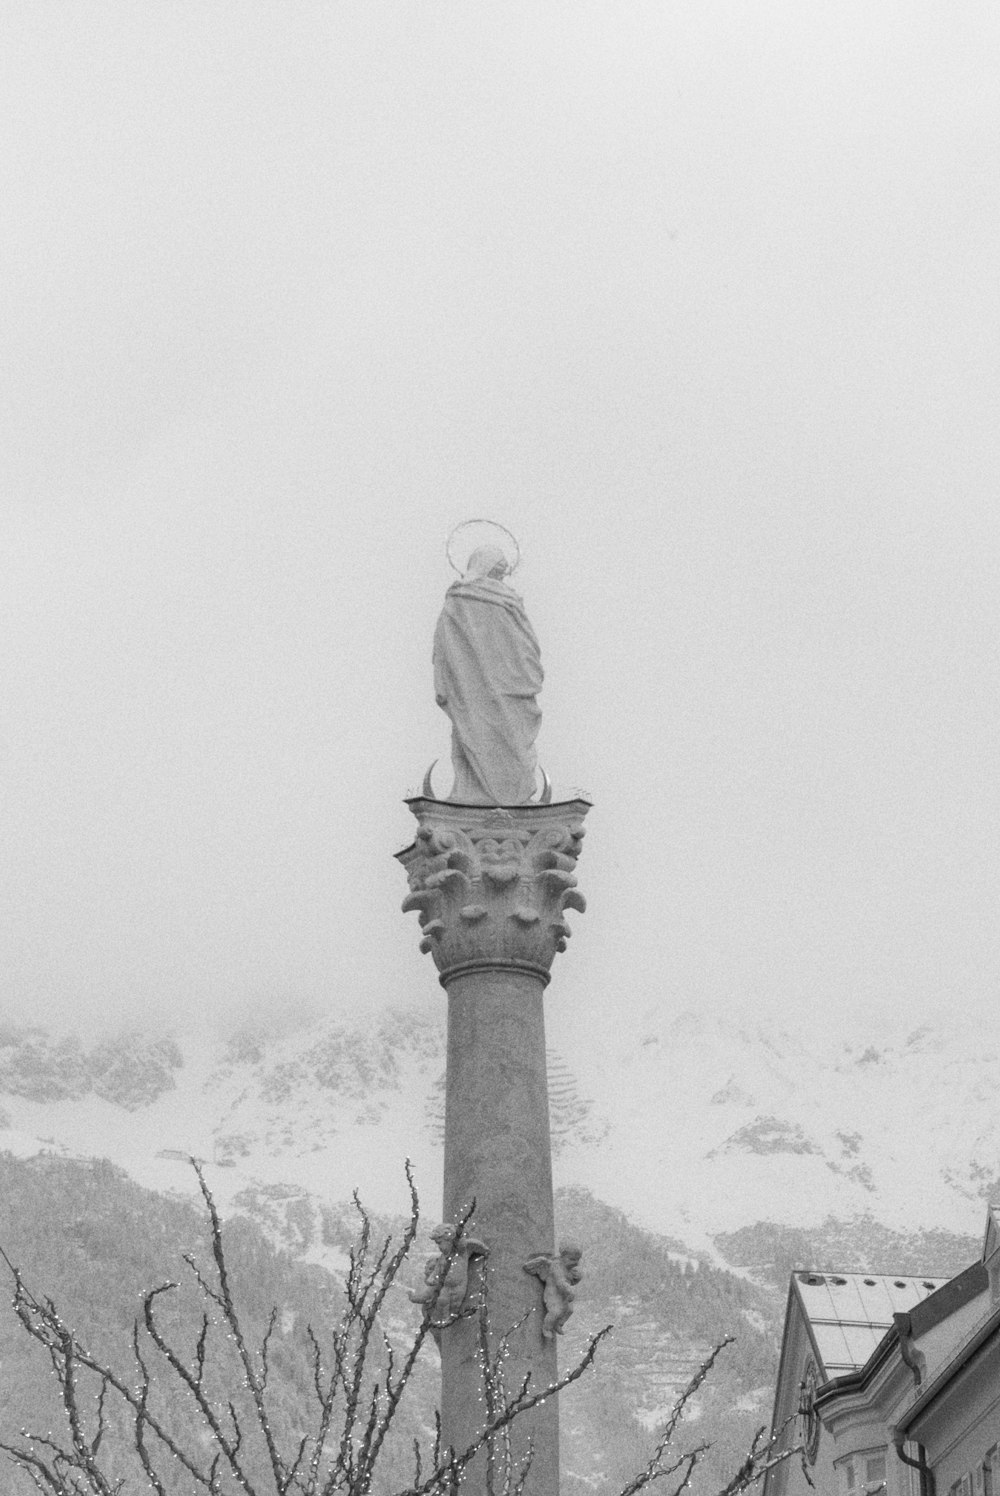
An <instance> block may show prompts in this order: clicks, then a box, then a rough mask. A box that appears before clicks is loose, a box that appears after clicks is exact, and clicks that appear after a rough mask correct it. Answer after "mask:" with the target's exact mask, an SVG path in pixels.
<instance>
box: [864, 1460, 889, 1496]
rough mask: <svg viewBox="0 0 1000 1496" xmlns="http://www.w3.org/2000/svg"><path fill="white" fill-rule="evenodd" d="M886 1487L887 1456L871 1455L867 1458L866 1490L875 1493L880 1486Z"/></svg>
mask: <svg viewBox="0 0 1000 1496" xmlns="http://www.w3.org/2000/svg"><path fill="white" fill-rule="evenodd" d="M884 1485H885V1455H884V1454H869V1455H866V1456H865V1490H866V1491H874V1490H876V1489H877V1488H878V1487H879V1486H884Z"/></svg>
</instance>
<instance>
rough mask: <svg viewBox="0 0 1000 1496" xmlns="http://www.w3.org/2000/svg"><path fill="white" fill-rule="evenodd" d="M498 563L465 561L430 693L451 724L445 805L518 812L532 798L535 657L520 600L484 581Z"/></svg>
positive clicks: (443, 622)
mask: <svg viewBox="0 0 1000 1496" xmlns="http://www.w3.org/2000/svg"><path fill="white" fill-rule="evenodd" d="M496 556H499V558H500V563H501V564H500V565H496V563H495V561H494V564H495V569H496V570H502V569H503V568H502V563H503V556H502V553H501V552H495V553H494V552H491V548H489V547H484V548H483V549H482V550H481V551H477V552H476V553H475V554H474V555H473V556H472V558H470V565H469V569H468V570H467V572H466V574H465V576H464V577H463V578H462V580H461V581H460V582H454V583H453V584H452V586H451V587H449V588H448V591H447V593H446V594H445V600H444V607H443V609H442V610H441V616H440V618H439V619H438V624H437V630H436V632H435V635H434V691H435V695H436V697H437V702H438V705H439V706H440V707H442V708H443V709H444V711H446V712H447V714H448V716H449V717H450V718H451V723H452V735H451V757H452V763H453V765H454V768H455V784H454V787H453V788H452V792H451V796H450V798H451V799H452V800H453V801H456V802H457V803H458V804H460V805H523V804H525V802H526V801H528V800H530V799H531V797H532V795H533V794H534V791H535V768H536V765H537V757H536V754H535V739H536V737H537V736H538V729H539V725H540V724H541V720H542V713H541V709H540V708H539V706H538V703H537V701H536V699H535V698H536V696H537V694H538V692H539V691H540V690H541V686H542V662H541V654H540V651H539V648H538V640H537V639H536V638H535V631H534V629H533V628H532V627H531V624H530V623H529V622H528V618H527V614H526V613H525V611H524V604H523V602H522V601H521V598H520V597H519V596H518V594H517V593H516V592H515V591H514V589H513V588H512V587H509V586H508V585H507V583H506V582H504V581H503V580H502V579H501V578H500V577H498V576H497V575H496V574H495V572H493V573H491V574H486V571H487V563H488V562H490V561H491V560H494V558H495V557H496ZM477 573H478V574H477Z"/></svg>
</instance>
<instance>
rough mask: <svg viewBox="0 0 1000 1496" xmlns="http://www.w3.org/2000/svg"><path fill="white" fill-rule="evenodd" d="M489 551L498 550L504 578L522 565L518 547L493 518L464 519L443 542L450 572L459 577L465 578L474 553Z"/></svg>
mask: <svg viewBox="0 0 1000 1496" xmlns="http://www.w3.org/2000/svg"><path fill="white" fill-rule="evenodd" d="M486 549H489V550H491V551H493V550H495V551H499V552H500V553H501V554H502V556H503V558H504V560H505V561H506V563H507V573H506V574H507V576H510V575H511V574H512V573H513V572H515V571H516V570H517V568H518V566H519V565H520V562H521V547H520V546H519V545H518V543H517V541H516V540H515V539H514V537H513V535H512V534H511V533H510V531H509V530H505V529H504V527H503V525H498V524H497V522H496V520H493V519H467V520H463V521H462V523H461V524H460V525H456V526H455V528H454V530H452V532H451V534H450V535H449V536H448V539H447V541H446V542H445V554H446V555H447V557H448V564H449V565H450V567H451V569H452V571H455V572H457V573H458V575H459V576H460V577H464V576H466V575H467V573H468V570H469V562H470V561H471V559H472V557H473V556H474V555H475V553H476V551H482V550H486Z"/></svg>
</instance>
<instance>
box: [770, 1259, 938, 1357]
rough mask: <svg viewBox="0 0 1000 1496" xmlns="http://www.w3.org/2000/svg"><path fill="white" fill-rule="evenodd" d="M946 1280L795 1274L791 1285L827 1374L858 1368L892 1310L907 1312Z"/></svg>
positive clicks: (888, 1326) (890, 1320)
mask: <svg viewBox="0 0 1000 1496" xmlns="http://www.w3.org/2000/svg"><path fill="white" fill-rule="evenodd" d="M947 1282H948V1279H947V1278H905V1277H894V1276H893V1275H892V1274H890V1273H813V1272H796V1273H794V1274H793V1276H792V1284H793V1287H794V1292H795V1293H796V1295H797V1297H798V1299H799V1302H800V1304H801V1305H802V1311H803V1313H804V1315H805V1317H806V1320H807V1322H808V1325H809V1329H810V1333H811V1335H812V1338H813V1342H814V1344H815V1346H816V1350H817V1352H818V1353H819V1357H820V1360H821V1361H822V1363H823V1371H824V1373H825V1375H826V1377H827V1378H832V1377H836V1376H840V1375H842V1374H843V1373H844V1372H849V1371H856V1370H857V1369H858V1368H859V1367H861V1366H863V1365H864V1364H865V1362H866V1361H867V1360H868V1358H869V1357H870V1356H871V1354H872V1352H873V1351H874V1350H875V1347H876V1346H877V1345H878V1344H879V1342H880V1341H881V1340H882V1339H883V1338H884V1336H885V1334H886V1331H887V1330H889V1329H891V1327H892V1323H893V1315H894V1314H908V1313H909V1312H910V1311H911V1310H912V1309H913V1308H914V1307H915V1306H916V1305H917V1304H919V1303H921V1302H922V1301H923V1300H924V1299H926V1298H927V1297H928V1295H930V1294H932V1293H934V1292H935V1291H936V1290H937V1289H938V1288H941V1287H942V1286H943V1285H944V1284H945V1283H947Z"/></svg>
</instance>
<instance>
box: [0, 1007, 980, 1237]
mask: <svg viewBox="0 0 1000 1496" xmlns="http://www.w3.org/2000/svg"><path fill="white" fill-rule="evenodd" d="M997 1058H998V1046H996V1045H994V1044H991V1043H989V1042H984V1041H983V1036H982V1035H981V1034H978V1033H975V1032H970V1033H963V1032H962V1030H961V1028H960V1027H958V1026H956V1025H955V1024H954V1023H949V1024H940V1025H934V1024H925V1025H923V1026H921V1027H919V1028H916V1029H914V1030H913V1031H911V1032H910V1033H907V1034H900V1035H890V1036H889V1037H888V1038H885V1037H882V1038H881V1039H880V1040H878V1041H876V1040H875V1039H873V1038H872V1037H871V1036H870V1035H866V1036H857V1035H855V1036H852V1037H851V1038H850V1039H849V1040H844V1041H839V1042H833V1043H831V1042H830V1041H829V1040H828V1039H822V1038H820V1037H819V1036H817V1035H814V1034H813V1033H812V1032H811V1031H810V1030H809V1029H808V1028H802V1029H796V1030H794V1031H789V1030H787V1029H782V1028H780V1027H777V1026H775V1025H769V1024H764V1023H761V1024H752V1025H748V1024H738V1023H734V1022H732V1021H730V1020H727V1019H726V1018H724V1017H722V1016H719V1015H711V1014H700V1013H690V1012H689V1013H680V1014H677V1013H675V1012H674V1013H672V1012H669V1011H668V1010H666V1009H662V1010H661V1009H654V1010H651V1011H650V1012H649V1013H647V1014H646V1015H645V1017H644V1021H643V1023H642V1024H641V1025H640V1027H639V1028H638V1029H637V1030H636V1031H635V1032H633V1033H631V1034H626V1033H622V1032H619V1033H618V1034H616V1035H615V1036H614V1039H613V1041H609V1042H608V1043H600V1044H597V1043H592V1042H591V1043H588V1042H586V1037H585V1036H580V1038H579V1043H577V1044H573V1045H571V1046H564V1048H563V1050H562V1051H561V1052H556V1051H552V1052H550V1056H549V1076H550V1098H551V1109H552V1130H553V1146H554V1160H555V1161H554V1172H555V1177H556V1183H557V1185H559V1186H568V1187H583V1188H586V1189H588V1190H590V1191H591V1192H592V1193H593V1194H594V1195H596V1196H597V1197H598V1198H600V1199H602V1200H604V1201H606V1202H607V1203H608V1204H610V1205H612V1206H615V1207H618V1208H620V1209H622V1210H623V1211H625V1213H626V1214H627V1215H628V1216H629V1218H630V1219H632V1220H634V1221H636V1222H637V1223H638V1224H641V1225H643V1226H645V1227H648V1228H650V1229H652V1230H655V1231H657V1232H659V1233H661V1234H662V1235H665V1236H668V1237H671V1238H673V1239H674V1240H675V1242H676V1243H678V1244H683V1245H684V1246H687V1247H688V1248H690V1249H691V1250H692V1251H695V1252H702V1253H708V1254H710V1255H713V1256H714V1255H716V1248H715V1245H714V1243H715V1239H716V1238H718V1237H719V1236H720V1235H722V1234H724V1233H734V1232H738V1231H740V1230H741V1229H743V1228H747V1227H750V1226H752V1225H753V1224H754V1223H757V1222H768V1223H773V1224H777V1225H787V1226H818V1225H820V1224H821V1223H822V1222H823V1221H824V1220H826V1219H828V1218H832V1219H833V1220H834V1221H837V1222H848V1221H850V1220H852V1219H857V1220H859V1221H863V1220H871V1221H873V1222H875V1223H879V1224H881V1225H883V1226H885V1227H888V1228H891V1229H892V1230H895V1231H904V1232H906V1231H910V1232H914V1231H919V1230H930V1229H934V1228H944V1229H946V1230H948V1231H951V1232H954V1233H963V1234H967V1235H972V1236H975V1235H977V1234H978V1233H979V1231H980V1230H981V1226H982V1217H983V1208H984V1204H985V1202H986V1200H987V1199H989V1198H991V1197H992V1196H993V1193H994V1191H996V1190H997V1188H998V1187H1000V1118H998V1117H997V1115H996V1109H995V1106H994V1103H993V1095H994V1090H995V1074H996V1063H997ZM443 1072H444V1029H443V1023H442V1021H441V1019H440V1018H439V1017H438V1016H433V1017H431V1016H425V1015H423V1014H421V1013H419V1012H417V1011H409V1010H402V1011H401V1010H384V1011H383V1012H381V1013H379V1014H375V1015H372V1019H371V1021H370V1022H369V1023H359V1022H343V1021H338V1020H336V1019H333V1018H327V1019H323V1020H319V1021H315V1022H310V1023H308V1024H302V1025H299V1026H297V1027H286V1028H284V1029H281V1028H280V1027H279V1026H272V1027H270V1028H268V1027H267V1026H257V1027H248V1028H245V1029H243V1030H241V1031H239V1032H236V1033H234V1034H231V1035H229V1036H228V1037H225V1038H219V1037H215V1038H212V1037H210V1036H205V1035H201V1036H199V1035H187V1036H185V1035H174V1036H172V1037H164V1036H162V1035H160V1036H143V1035H139V1034H124V1035H119V1036H118V1037H117V1038H115V1039H106V1040H103V1041H101V1042H100V1043H98V1044H96V1045H94V1046H93V1047H92V1048H91V1049H90V1050H87V1049H86V1048H85V1047H84V1046H83V1045H81V1044H80V1043H79V1041H77V1040H75V1039H74V1038H73V1037H72V1036H67V1035H55V1034H49V1033H46V1032H45V1031H44V1030H41V1029H37V1028H14V1027H12V1026H10V1025H7V1026H6V1027H4V1028H3V1029H0V1149H4V1150H6V1151H9V1152H12V1153H14V1154H16V1155H18V1156H21V1157H28V1156H31V1155H33V1154H36V1153H38V1152H40V1151H45V1150H48V1151H52V1152H56V1153H59V1154H62V1155H65V1156H71V1157H75V1156H80V1157H91V1156H94V1157H106V1158H109V1159H110V1160H111V1161H112V1162H114V1163H116V1164H117V1165H119V1166H120V1167H122V1168H124V1169H125V1170H126V1171H127V1172H128V1173H129V1174H130V1175H131V1177H132V1178H134V1179H135V1180H136V1181H137V1182H139V1183H141V1184H143V1185H146V1186H148V1187H152V1188H154V1189H157V1190H160V1191H164V1192H187V1191H189V1190H190V1188H191V1183H192V1181H191V1179H190V1176H189V1171H187V1170H185V1169H184V1167H183V1165H182V1164H181V1163H179V1162H178V1159H177V1156H176V1155H177V1154H178V1153H180V1154H192V1155H194V1156H196V1157H198V1158H201V1159H204V1160H205V1161H206V1163H207V1164H208V1165H209V1177H210V1179H211V1183H212V1187H213V1190H214V1192H215V1193H216V1196H217V1198H218V1199H219V1201H220V1203H221V1204H222V1206H223V1208H224V1209H227V1210H231V1209H244V1210H246V1209H250V1210H251V1211H252V1212H253V1213H256V1214H257V1215H258V1216H259V1217H260V1218H261V1219H262V1221H266V1222H267V1223H268V1225H269V1229H271V1230H272V1231H273V1233H275V1234H276V1236H277V1238H278V1239H284V1240H285V1241H286V1243H287V1244H288V1245H289V1246H291V1247H293V1249H294V1250H295V1251H296V1252H298V1253H304V1254H307V1255H308V1254H309V1253H310V1252H311V1251H320V1250H321V1248H320V1237H321V1233H319V1232H318V1231H316V1230H313V1229H312V1228H310V1226H309V1221H310V1219H316V1220H318V1218H319V1217H318V1212H319V1211H320V1210H321V1209H322V1208H323V1207H330V1206H332V1205H336V1204H337V1203H338V1202H343V1201H346V1200H349V1198H350V1195H351V1192H352V1190H353V1189H354V1188H355V1187H357V1188H358V1189H359V1191H360V1193H361V1195H362V1197H363V1199H364V1200H365V1201H366V1202H367V1203H369V1204H370V1205H371V1206H372V1207H373V1208H374V1209H376V1210H378V1211H382V1212H388V1213H396V1212H399V1211H401V1210H405V1208H406V1205H407V1194H406V1188H405V1181H404V1179H403V1160H404V1159H405V1158H407V1157H409V1158H410V1159H412V1161H413V1164H414V1168H415V1171H416V1177H417V1182H418V1186H419V1188H420V1192H421V1195H422V1200H423V1206H424V1213H425V1220H427V1219H429V1217H430V1216H433V1215H434V1214H435V1212H436V1210H437V1209H438V1202H439V1200H440V1179H441V1135H442V1130H443V1129H442V1123H443ZM296 1223H297V1224H296ZM931 1266H933V1264H931Z"/></svg>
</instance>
